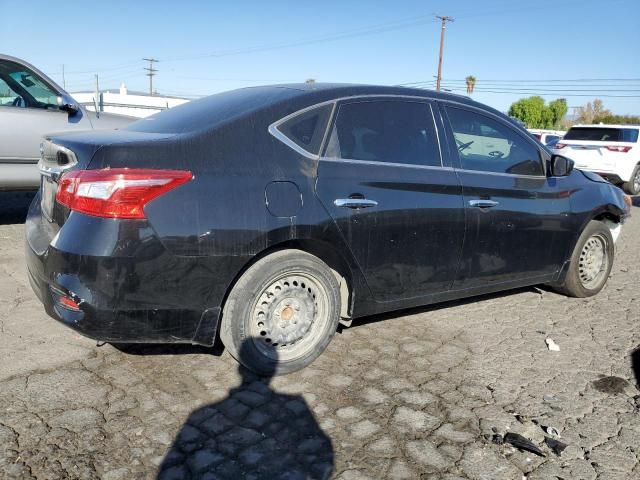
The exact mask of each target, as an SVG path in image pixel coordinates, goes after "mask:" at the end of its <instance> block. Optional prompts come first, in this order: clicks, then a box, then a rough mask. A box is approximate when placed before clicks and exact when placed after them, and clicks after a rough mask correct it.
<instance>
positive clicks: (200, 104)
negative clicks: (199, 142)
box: [126, 87, 300, 133]
mask: <svg viewBox="0 0 640 480" xmlns="http://www.w3.org/2000/svg"><path fill="white" fill-rule="evenodd" d="M299 93H300V91H299V90H295V89H292V88H286V87H253V88H242V89H239V90H232V91H230V92H224V93H218V94H216V95H211V96H210V97H206V98H201V99H200V100H194V101H191V102H188V103H185V104H182V105H179V106H177V107H174V108H171V109H169V110H165V111H164V112H160V113H156V114H155V115H152V116H150V117H147V118H143V119H142V120H138V121H137V122H133V123H132V124H130V125H129V126H128V127H127V128H126V129H127V130H132V131H134V132H147V133H188V132H195V131H197V130H203V129H207V128H212V127H215V126H216V125H220V124H222V123H225V122H228V121H230V120H233V119H235V118H238V117H240V116H243V115H245V114H247V113H250V112H255V111H257V110H259V109H261V108H262V107H265V106H268V105H271V104H274V103H277V102H280V101H282V100H286V99H288V98H291V97H293V96H296V95H298V94H299Z"/></svg>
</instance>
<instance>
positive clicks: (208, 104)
mask: <svg viewBox="0 0 640 480" xmlns="http://www.w3.org/2000/svg"><path fill="white" fill-rule="evenodd" d="M370 95H375V96H404V97H419V98H425V99H438V100H450V101H454V102H458V103H462V104H467V105H473V106H476V107H478V108H481V109H483V110H485V111H492V112H493V113H496V114H498V115H502V114H500V112H498V111H497V110H494V109H492V108H491V107H488V106H486V105H482V104H480V103H477V102H474V101H473V100H470V99H469V98H467V97H463V96H461V95H454V94H450V93H441V92H434V91H432V90H423V89H418V88H407V87H401V86H383V85H355V84H338V83H292V84H281V85H267V86H256V87H245V88H240V89H236V90H230V91H228V92H222V93H218V94H215V95H210V96H208V97H204V98H200V99H198V100H194V101H192V102H187V103H184V104H182V105H179V106H177V107H173V108H170V109H169V110H166V111H164V112H161V113H159V114H156V115H152V116H151V117H147V118H145V119H142V120H139V121H138V122H134V123H132V124H131V125H129V126H128V127H127V129H129V130H135V131H144V132H165V133H167V132H171V133H190V132H191V133H195V132H196V131H199V130H201V129H202V126H204V125H206V127H204V129H206V130H209V129H212V128H216V127H217V126H218V125H220V124H222V123H226V122H229V121H232V120H234V119H240V118H242V117H245V116H246V115H253V114H257V113H258V112H264V113H265V114H267V115H268V117H270V121H271V122H273V121H275V120H279V119H281V118H284V117H285V116H287V115H289V114H291V113H294V112H297V111H299V110H302V109H304V108H308V107H311V106H313V105H317V104H321V103H324V102H331V101H337V100H340V99H343V98H352V97H362V96H370Z"/></svg>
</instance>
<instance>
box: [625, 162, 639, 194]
mask: <svg viewBox="0 0 640 480" xmlns="http://www.w3.org/2000/svg"><path fill="white" fill-rule="evenodd" d="M622 189H623V190H624V191H625V192H626V193H628V194H629V195H638V193H640V165H636V168H635V169H634V170H633V173H632V174H631V178H630V179H629V181H628V182H625V183H624V184H623V185H622Z"/></svg>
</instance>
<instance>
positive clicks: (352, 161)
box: [319, 157, 454, 172]
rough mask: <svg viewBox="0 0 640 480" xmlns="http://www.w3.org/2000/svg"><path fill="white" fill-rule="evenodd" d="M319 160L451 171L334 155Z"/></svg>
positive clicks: (444, 168) (429, 166) (441, 168)
mask: <svg viewBox="0 0 640 480" xmlns="http://www.w3.org/2000/svg"><path fill="white" fill-rule="evenodd" d="M319 160H320V161H323V162H334V163H350V164H356V165H388V166H393V167H401V168H420V169H423V170H444V171H448V172H451V171H453V170H454V168H453V167H444V166H439V167H438V166H433V165H416V164H415V163H395V162H379V161H377V160H358V159H355V158H334V157H320V158H319Z"/></svg>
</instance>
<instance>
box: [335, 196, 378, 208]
mask: <svg viewBox="0 0 640 480" xmlns="http://www.w3.org/2000/svg"><path fill="white" fill-rule="evenodd" d="M333 204H334V205H335V206H336V207H344V208H370V207H376V206H377V205H378V202H376V201H375V200H367V199H366V198H336V199H335V200H334V201H333Z"/></svg>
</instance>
